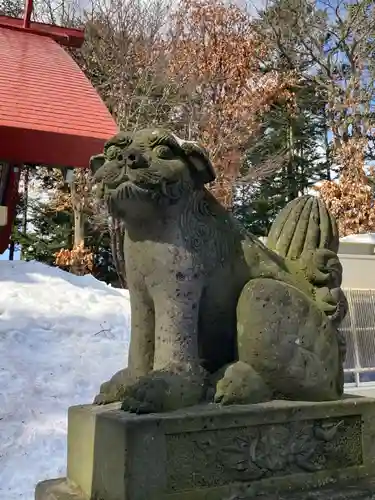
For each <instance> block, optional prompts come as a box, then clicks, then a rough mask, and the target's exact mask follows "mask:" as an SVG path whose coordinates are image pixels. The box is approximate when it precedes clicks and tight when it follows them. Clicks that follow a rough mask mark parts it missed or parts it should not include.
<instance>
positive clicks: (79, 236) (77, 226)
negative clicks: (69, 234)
mask: <svg viewBox="0 0 375 500" xmlns="http://www.w3.org/2000/svg"><path fill="white" fill-rule="evenodd" d="M70 194H71V197H72V207H73V214H74V238H73V248H74V247H77V246H79V245H83V244H84V242H85V216H84V213H83V206H82V203H81V200H80V199H79V195H78V194H77V192H76V185H75V178H74V177H73V180H72V182H71V184H70Z"/></svg>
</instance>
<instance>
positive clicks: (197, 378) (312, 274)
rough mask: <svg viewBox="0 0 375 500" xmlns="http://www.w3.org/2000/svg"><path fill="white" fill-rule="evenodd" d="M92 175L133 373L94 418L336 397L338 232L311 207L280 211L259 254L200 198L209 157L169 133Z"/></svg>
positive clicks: (143, 140) (113, 155) (132, 144)
mask: <svg viewBox="0 0 375 500" xmlns="http://www.w3.org/2000/svg"><path fill="white" fill-rule="evenodd" d="M91 169H92V172H93V174H94V180H95V183H96V186H97V193H98V195H99V197H101V198H103V199H105V200H106V202H107V204H108V207H109V211H110V213H111V214H112V215H113V217H116V218H117V219H121V220H122V221H123V222H124V225H125V228H126V231H125V242H124V245H125V256H126V270H127V281H128V286H129V292H130V302H131V341H130V350H129V360H128V367H127V368H125V369H124V370H121V371H120V372H118V373H117V374H115V375H114V376H113V377H112V379H111V380H110V381H108V382H105V383H103V384H102V386H101V389H100V393H99V394H98V395H97V396H96V398H95V402H96V403H97V404H105V403H109V402H112V401H118V400H121V401H122V402H123V406H122V408H123V409H125V410H129V411H135V412H159V411H169V410H174V409H177V408H182V407H186V406H190V405H194V404H197V403H200V402H202V401H210V400H211V401H212V400H214V401H216V402H221V403H222V404H235V403H239V404H244V403H257V402H261V401H267V400H271V399H277V398H285V399H294V400H310V401H323V400H333V399H337V398H340V397H341V395H342V392H343V360H344V356H345V343H344V342H343V340H342V338H341V337H340V335H339V332H338V330H337V327H338V325H339V323H340V321H341V320H342V319H343V317H344V315H345V313H346V309H347V306H346V301H345V297H344V295H343V292H342V290H341V288H340V285H341V276H342V268H341V265H340V262H339V259H338V257H337V249H338V233H337V227H336V223H335V221H334V219H333V218H332V217H331V215H330V214H329V212H328V211H327V209H326V207H325V205H324V203H323V202H322V201H321V200H320V199H318V198H315V197H313V196H304V197H302V198H298V199H296V200H294V201H292V202H291V203H289V204H288V205H287V207H286V208H285V209H284V210H283V211H282V212H281V213H280V215H279V216H278V218H277V219H276V221H275V223H274V224H273V226H272V228H271V232H270V235H269V238H268V247H266V246H265V245H263V244H262V243H261V242H260V241H259V240H258V239H257V238H255V237H254V236H253V235H251V234H249V233H247V232H246V231H245V230H244V229H242V228H241V227H239V225H238V224H237V223H236V222H235V221H234V219H233V218H232V217H231V215H230V214H229V213H228V212H227V211H226V210H225V208H224V207H223V206H222V205H221V204H220V203H219V202H218V200H216V199H215V198H214V196H213V195H212V194H211V193H210V192H209V191H208V190H207V189H206V188H205V185H206V184H208V183H210V182H212V181H213V180H214V179H215V172H214V169H213V167H212V165H211V162H210V160H209V158H208V155H207V153H206V152H205V151H204V150H203V149H202V148H200V147H199V146H197V145H196V144H194V143H191V142H184V141H181V140H180V139H178V138H177V137H176V136H175V135H174V134H172V133H170V132H168V131H166V130H161V129H149V130H141V131H138V132H136V133H134V134H127V133H119V134H118V135H116V136H115V137H113V138H112V139H110V140H109V141H108V142H107V143H106V145H105V148H104V154H102V155H98V156H95V157H93V158H92V160H91Z"/></svg>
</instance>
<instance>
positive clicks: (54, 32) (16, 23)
mask: <svg viewBox="0 0 375 500" xmlns="http://www.w3.org/2000/svg"><path fill="white" fill-rule="evenodd" d="M0 28H8V29H11V30H14V31H23V32H26V33H32V34H35V35H41V36H47V37H49V38H52V40H54V41H55V42H58V43H60V44H61V45H64V46H65V47H72V48H77V49H78V48H80V47H81V46H82V44H83V42H84V40H85V33H84V29H83V28H63V27H61V26H54V25H52V24H43V23H35V22H30V26H29V28H24V19H21V18H16V17H9V16H0Z"/></svg>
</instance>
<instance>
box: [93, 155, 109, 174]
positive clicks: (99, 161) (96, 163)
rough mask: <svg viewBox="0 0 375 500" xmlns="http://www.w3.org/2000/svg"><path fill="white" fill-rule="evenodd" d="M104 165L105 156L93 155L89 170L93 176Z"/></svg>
mask: <svg viewBox="0 0 375 500" xmlns="http://www.w3.org/2000/svg"><path fill="white" fill-rule="evenodd" d="M104 163H105V156H104V155H103V154H100V155H95V156H92V157H91V158H90V170H91V172H92V173H93V174H96V172H97V171H98V170H99V168H100V167H102V166H103V165H104Z"/></svg>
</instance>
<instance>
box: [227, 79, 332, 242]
mask: <svg viewBox="0 0 375 500" xmlns="http://www.w3.org/2000/svg"><path fill="white" fill-rule="evenodd" d="M294 93H295V107H294V109H289V108H288V107H286V106H285V105H284V103H282V102H281V103H279V104H277V105H275V106H273V107H272V109H271V110H270V111H269V113H267V114H266V115H265V116H264V117H263V119H262V123H261V128H260V134H259V135H258V136H257V137H256V138H255V139H254V140H253V143H252V144H250V147H249V149H248V152H247V156H246V159H245V162H244V165H243V169H242V173H243V175H244V176H245V178H246V175H247V174H248V173H249V171H250V172H251V169H252V167H254V166H259V165H262V164H265V163H267V161H269V160H270V159H272V157H274V158H280V159H281V160H280V168H279V169H278V170H277V171H276V172H275V173H274V174H272V177H268V178H265V179H263V180H261V181H259V182H255V183H254V184H251V185H246V184H245V185H242V186H240V187H239V188H238V189H237V190H236V197H235V199H236V202H235V206H234V215H235V216H236V217H237V218H238V219H239V220H240V221H241V222H242V224H244V225H245V226H246V227H247V228H248V229H249V230H250V231H251V232H253V233H254V234H257V235H259V236H265V235H267V233H268V230H269V227H270V225H271V224H272V222H273V220H274V218H275V216H276V215H277V213H278V212H279V211H280V209H281V208H283V206H285V204H286V203H288V202H289V201H290V200H292V199H294V198H296V197H297V196H299V195H300V194H303V193H305V192H306V191H307V190H308V189H309V188H311V187H312V185H313V184H315V183H316V182H317V181H318V180H320V179H326V178H327V176H328V175H329V170H330V169H329V164H328V163H327V157H326V154H325V140H324V139H325V133H326V131H325V119H324V113H323V109H324V103H323V102H322V100H321V99H320V98H318V97H317V96H316V94H315V92H314V87H313V86H312V85H305V86H303V87H299V88H296V89H294Z"/></svg>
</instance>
